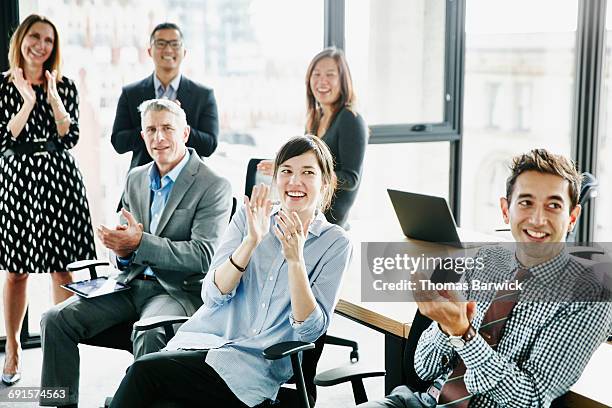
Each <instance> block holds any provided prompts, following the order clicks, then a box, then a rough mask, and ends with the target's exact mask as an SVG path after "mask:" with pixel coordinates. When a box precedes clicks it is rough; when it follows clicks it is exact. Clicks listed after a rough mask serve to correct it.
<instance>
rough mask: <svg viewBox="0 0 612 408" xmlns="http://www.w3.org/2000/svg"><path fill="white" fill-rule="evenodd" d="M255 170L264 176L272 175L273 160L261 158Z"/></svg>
mask: <svg viewBox="0 0 612 408" xmlns="http://www.w3.org/2000/svg"><path fill="white" fill-rule="evenodd" d="M257 171H258V172H260V173H261V174H263V175H265V176H273V175H274V162H273V161H272V160H262V161H260V162H259V163H257Z"/></svg>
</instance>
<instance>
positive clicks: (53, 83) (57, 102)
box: [45, 70, 67, 119]
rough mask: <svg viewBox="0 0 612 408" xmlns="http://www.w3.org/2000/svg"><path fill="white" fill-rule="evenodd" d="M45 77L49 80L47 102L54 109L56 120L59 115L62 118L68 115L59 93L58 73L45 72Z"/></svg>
mask: <svg viewBox="0 0 612 408" xmlns="http://www.w3.org/2000/svg"><path fill="white" fill-rule="evenodd" d="M45 77H46V78H47V102H49V105H51V107H52V108H53V113H54V114H55V115H56V119H57V116H58V114H59V115H62V116H65V115H67V113H66V109H65V108H64V103H63V102H62V98H60V95H59V92H57V71H55V70H53V72H49V71H45Z"/></svg>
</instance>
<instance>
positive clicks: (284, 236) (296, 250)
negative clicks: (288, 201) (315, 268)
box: [274, 210, 312, 262]
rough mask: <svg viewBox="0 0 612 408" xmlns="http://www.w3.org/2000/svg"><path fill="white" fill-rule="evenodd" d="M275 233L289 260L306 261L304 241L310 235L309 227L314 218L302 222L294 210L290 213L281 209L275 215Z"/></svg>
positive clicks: (284, 254)
mask: <svg viewBox="0 0 612 408" xmlns="http://www.w3.org/2000/svg"><path fill="white" fill-rule="evenodd" d="M275 219H276V225H275V228H274V234H275V235H276V237H277V238H278V239H279V240H280V242H281V245H282V248H283V256H284V257H285V259H286V260H287V262H303V261H304V243H305V242H306V237H307V236H308V227H309V226H310V223H311V221H312V220H310V219H309V220H308V221H306V223H304V224H302V221H301V220H300V217H299V216H298V215H297V213H296V212H295V211H294V212H292V213H291V214H290V215H289V214H287V213H286V212H285V211H283V210H280V211H279V212H278V215H277V216H276V217H275Z"/></svg>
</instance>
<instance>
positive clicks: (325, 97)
mask: <svg viewBox="0 0 612 408" xmlns="http://www.w3.org/2000/svg"><path fill="white" fill-rule="evenodd" d="M355 100H356V96H355V92H354V91H353V81H352V79H351V73H350V70H349V67H348V64H347V62H346V57H345V56H344V52H342V50H339V49H337V48H335V47H331V48H326V49H324V50H323V51H321V52H319V53H318V54H317V55H315V57H314V58H313V59H312V61H311V62H310V64H309V66H308V70H307V71H306V103H307V115H306V133H307V134H312V135H316V136H318V137H320V138H321V139H322V140H323V141H324V142H325V143H326V144H327V145H328V146H329V150H330V151H331V153H332V155H333V157H334V170H335V172H336V177H337V179H338V189H337V190H336V195H335V196H334V199H333V200H332V203H331V206H330V207H329V209H328V210H327V211H326V212H325V216H326V217H327V219H328V221H329V222H331V223H334V224H337V225H340V226H341V227H343V228H345V229H347V227H348V215H349V210H350V209H351V207H352V206H353V203H354V202H355V198H356V197H357V191H358V190H359V185H360V183H361V174H362V169H363V159H364V155H365V149H366V145H367V144H368V127H367V125H366V123H365V121H364V120H363V118H362V117H361V115H359V114H358V113H357V111H356V110H355ZM271 165H272V162H271V161H268V160H265V161H262V162H260V164H259V166H258V170H260V171H262V172H263V173H264V174H267V173H270V170H271Z"/></svg>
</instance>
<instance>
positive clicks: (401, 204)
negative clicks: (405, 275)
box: [387, 189, 479, 248]
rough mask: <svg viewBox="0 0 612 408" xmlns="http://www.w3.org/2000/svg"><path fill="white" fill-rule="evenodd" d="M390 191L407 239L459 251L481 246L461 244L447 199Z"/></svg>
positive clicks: (390, 196) (388, 190)
mask: <svg viewBox="0 0 612 408" xmlns="http://www.w3.org/2000/svg"><path fill="white" fill-rule="evenodd" d="M387 192H388V193H389V198H391V203H393V208H394V209H395V214H396V215H397V218H398V220H399V222H400V225H401V226H402V231H403V232H404V235H406V236H407V237H408V238H413V239H419V240H422V241H430V242H440V243H445V244H448V245H453V246H457V247H460V248H473V247H476V246H479V245H478V244H472V243H470V244H464V243H462V242H461V239H460V238H459V233H458V231H457V224H455V219H454V218H453V214H452V213H451V211H450V208H449V207H448V203H447V202H446V200H445V199H444V198H442V197H435V196H429V195H423V194H416V193H409V192H406V191H399V190H391V189H387Z"/></svg>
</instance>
